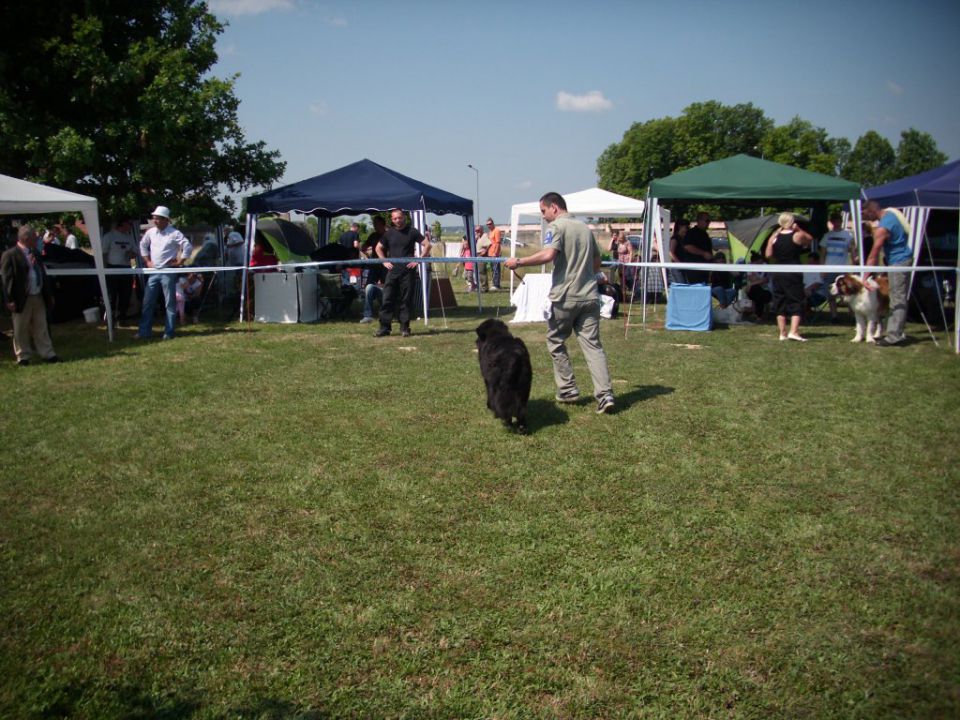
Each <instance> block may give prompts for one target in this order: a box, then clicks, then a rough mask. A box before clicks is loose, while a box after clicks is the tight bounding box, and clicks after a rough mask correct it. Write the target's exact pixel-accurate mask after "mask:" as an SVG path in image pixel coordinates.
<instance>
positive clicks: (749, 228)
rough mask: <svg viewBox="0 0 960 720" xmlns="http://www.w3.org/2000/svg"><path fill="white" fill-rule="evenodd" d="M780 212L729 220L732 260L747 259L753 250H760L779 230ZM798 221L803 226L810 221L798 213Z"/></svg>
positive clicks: (728, 238)
mask: <svg viewBox="0 0 960 720" xmlns="http://www.w3.org/2000/svg"><path fill="white" fill-rule="evenodd" d="M779 217H780V215H779V214H778V213H773V214H771V215H761V216H759V217H753V218H746V219H745V220H728V221H727V240H728V241H729V243H730V260H731V261H732V262H737V261H739V260H744V261H747V260H749V259H750V253H751V252H760V251H761V249H762V248H763V244H764V242H766V240H767V238H768V237H770V236H771V235H772V234H773V233H774V231H776V230H777V228H778V226H777V219H778V218H779ZM796 219H797V222H799V223H800V224H801V225H802V226H805V225H806V224H807V223H809V222H810V221H809V219H808V218H806V217H805V216H803V215H796Z"/></svg>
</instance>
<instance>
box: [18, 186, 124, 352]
mask: <svg viewBox="0 0 960 720" xmlns="http://www.w3.org/2000/svg"><path fill="white" fill-rule="evenodd" d="M76 210H79V211H80V212H81V213H82V214H83V222H84V223H85V224H86V226H87V233H88V234H89V236H90V244H91V245H92V246H93V260H94V263H95V265H96V268H97V279H98V280H99V282H100V292H101V294H102V295H103V302H104V304H105V305H106V310H107V333H108V335H109V337H110V339H111V340H113V312H112V311H111V308H110V294H109V293H108V292H107V279H106V276H105V275H104V272H103V251H102V248H101V245H100V215H99V212H98V210H97V200H96V198H92V197H88V196H87V195H78V194H76V193H72V192H67V191H66V190H58V189H57V188H52V187H49V186H47V185H38V184H37V183H32V182H27V181H26V180H18V179H17V178H12V177H10V176H8V175H0V214H3V215H44V214H48V213H56V212H69V211H76ZM69 272H70V271H64V274H69ZM74 272H75V271H74ZM88 272H90V271H89V270H86V271H84V272H83V273H82V274H86V273H88ZM51 274H54V275H56V274H58V271H52V273H51Z"/></svg>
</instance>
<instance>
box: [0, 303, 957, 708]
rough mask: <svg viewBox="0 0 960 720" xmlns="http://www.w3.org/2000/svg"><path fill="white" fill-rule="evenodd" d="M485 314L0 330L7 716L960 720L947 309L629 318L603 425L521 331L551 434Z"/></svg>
mask: <svg viewBox="0 0 960 720" xmlns="http://www.w3.org/2000/svg"><path fill="white" fill-rule="evenodd" d="M460 301H461V307H460V308H457V309H455V310H451V311H449V312H448V313H447V319H446V321H444V320H443V318H441V317H440V316H439V314H437V316H435V317H434V319H433V320H432V321H431V324H430V328H429V330H426V329H424V327H423V325H422V324H419V323H418V324H416V325H415V332H416V334H415V336H414V337H412V338H409V339H402V338H400V337H397V336H391V337H389V338H385V339H380V340H374V339H373V338H372V337H371V335H372V327H371V326H369V325H358V324H356V322H355V320H356V318H354V319H353V320H351V321H349V322H347V321H343V322H328V323H323V324H318V325H300V326H280V325H256V324H249V323H248V324H244V325H240V324H236V323H234V324H217V323H208V324H201V325H195V326H189V327H187V328H185V329H184V330H183V331H182V332H181V334H180V335H179V336H178V338H177V339H176V340H174V341H173V342H161V341H152V342H146V343H135V342H133V341H132V340H131V337H132V335H133V333H134V328H132V327H127V328H124V329H122V330H121V331H120V332H119V338H118V340H117V341H116V342H114V343H112V344H111V343H108V342H107V341H106V339H105V333H104V332H103V330H102V329H98V328H95V327H92V326H87V325H83V324H71V325H58V326H55V328H54V342H55V345H56V347H57V351H58V352H59V353H60V354H61V355H62V356H63V358H64V359H65V360H66V361H67V362H65V363H64V364H62V365H59V366H39V367H30V368H22V369H20V368H17V367H16V366H15V364H14V363H13V362H12V361H11V359H10V350H9V340H6V339H5V340H4V341H3V342H4V345H3V348H2V353H3V354H2V355H0V359H2V360H3V362H2V363H0V384H2V406H3V408H4V412H3V414H2V420H0V423H2V425H0V427H2V429H3V435H4V437H5V446H6V447H5V450H4V452H3V455H2V457H3V462H2V466H0V617H2V618H3V620H2V622H3V632H2V633H0V717H4V718H34V717H38V718H46V717H77V718H129V717H142V718H147V717H163V718H186V717H190V718H213V717H217V718H219V717H264V718H281V717H284V718H285V717H304V718H327V717H355V718H361V717H363V718H366V717H407V718H420V717H428V718H537V717H543V718H553V717H559V718H593V717H606V718H619V717H622V718H627V717H652V718H677V717H683V718H686V717H694V718H698V717H746V718H769V717H800V718H830V717H836V718H878V717H886V718H902V717H917V718H929V717H957V715H958V713H960V623H958V617H960V570H958V568H960V541H958V534H960V532H958V524H960V507H958V499H957V496H958V484H960V483H958V472H957V464H958V460H960V457H958V455H960V453H958V449H957V427H958V421H960V410H958V399H960V360H958V358H957V357H956V356H954V355H953V354H952V353H951V352H950V351H949V350H948V349H946V348H944V347H941V348H937V347H935V346H934V345H933V343H932V342H931V341H930V340H929V336H927V335H926V331H925V330H924V329H923V328H922V327H918V326H911V327H910V328H909V330H910V332H911V334H912V335H913V337H915V338H917V342H915V343H914V344H911V345H910V346H908V347H905V348H895V349H879V348H872V347H865V346H863V345H859V346H855V345H852V344H850V343H849V342H848V340H849V339H850V337H852V335H853V328H852V325H850V324H847V325H840V326H834V325H827V324H819V325H814V326H812V327H808V328H806V329H805V331H806V334H807V336H808V338H810V342H808V343H806V344H805V345H798V344H794V343H790V344H785V343H780V342H778V341H777V338H776V331H775V330H774V329H773V328H772V327H771V326H770V325H761V326H750V327H747V326H744V327H737V328H734V329H729V330H728V329H718V330H716V331H714V332H711V333H705V334H694V333H671V332H665V331H663V330H650V329H647V330H644V329H641V328H639V327H631V328H630V330H629V333H628V334H627V337H626V338H625V337H624V328H623V324H622V322H617V321H605V322H604V325H603V340H604V344H605V346H606V348H607V352H608V355H609V358H610V366H611V372H612V375H613V378H614V387H615V390H616V393H617V402H618V412H617V413H616V414H615V415H612V416H597V415H596V414H595V413H594V403H593V402H587V401H584V402H583V403H582V404H580V405H575V406H558V405H556V404H555V403H554V402H553V381H552V375H551V370H550V364H549V358H548V356H547V353H546V350H545V347H544V342H543V336H544V328H543V326H538V325H525V326H521V327H519V328H518V329H516V330H515V332H516V333H517V334H518V335H519V336H520V337H522V338H523V339H524V340H525V341H526V342H527V344H528V346H529V348H530V352H531V356H532V360H533V365H534V384H533V395H532V399H531V407H530V426H531V434H530V435H529V436H527V437H523V436H517V435H513V434H510V433H509V432H507V431H506V430H504V429H503V428H502V427H501V426H500V424H499V422H498V421H496V420H495V419H494V418H493V416H492V415H491V414H490V413H489V411H487V410H486V408H485V401H484V397H483V384H482V381H481V379H480V375H479V371H478V365H477V360H476V354H475V352H474V346H473V342H474V337H475V336H474V334H473V328H474V327H475V326H476V325H477V324H478V322H479V320H480V319H482V317H484V316H490V315H495V314H497V313H498V312H499V313H500V314H501V315H506V314H508V313H509V307H508V304H507V299H506V293H496V294H493V293H491V294H489V295H485V296H484V305H485V311H484V313H483V315H480V314H478V312H477V310H476V309H475V307H473V306H472V305H470V303H472V302H474V301H473V300H470V299H468V298H466V297H465V296H464V295H460ZM658 318H659V320H660V321H662V308H661V309H660V314H659V315H655V316H654V317H653V320H654V323H656V322H657V319H658ZM941 337H942V336H941ZM941 342H942V341H941ZM572 354H573V357H574V363H575V367H576V369H577V370H578V372H579V375H580V378H581V383H582V385H581V390H583V391H584V392H585V394H589V393H590V384H589V378H588V376H587V374H586V368H585V366H584V364H583V362H582V357H581V356H580V355H579V351H578V350H577V349H576V348H573V349H572Z"/></svg>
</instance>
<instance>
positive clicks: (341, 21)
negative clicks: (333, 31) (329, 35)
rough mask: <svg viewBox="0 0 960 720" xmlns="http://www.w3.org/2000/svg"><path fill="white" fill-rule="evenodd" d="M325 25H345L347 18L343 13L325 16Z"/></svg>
mask: <svg viewBox="0 0 960 720" xmlns="http://www.w3.org/2000/svg"><path fill="white" fill-rule="evenodd" d="M327 25H333V26H334V27H346V26H347V19H346V18H345V17H344V16H343V15H334V16H333V17H329V18H327Z"/></svg>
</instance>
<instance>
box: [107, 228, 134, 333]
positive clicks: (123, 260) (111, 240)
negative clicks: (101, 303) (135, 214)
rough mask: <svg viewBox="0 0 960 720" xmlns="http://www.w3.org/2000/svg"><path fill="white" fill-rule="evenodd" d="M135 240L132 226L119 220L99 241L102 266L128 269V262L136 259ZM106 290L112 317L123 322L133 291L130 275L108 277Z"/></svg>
mask: <svg viewBox="0 0 960 720" xmlns="http://www.w3.org/2000/svg"><path fill="white" fill-rule="evenodd" d="M136 244H137V239H136V238H135V237H134V236H133V225H132V224H131V222H130V221H129V220H128V219H126V218H119V219H118V220H117V221H116V222H114V224H113V229H112V230H111V231H110V232H108V233H106V234H105V235H104V236H103V239H102V240H101V247H102V250H103V264H104V265H105V266H106V267H108V268H119V269H127V270H129V269H130V261H131V260H133V258H135V257H136V250H135V247H136ZM107 288H108V290H109V291H110V304H111V305H112V306H113V314H114V317H115V318H116V319H118V320H123V319H124V318H126V317H127V309H128V308H129V307H130V295H131V294H132V292H131V291H132V290H133V277H132V276H131V275H108V276H107Z"/></svg>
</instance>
